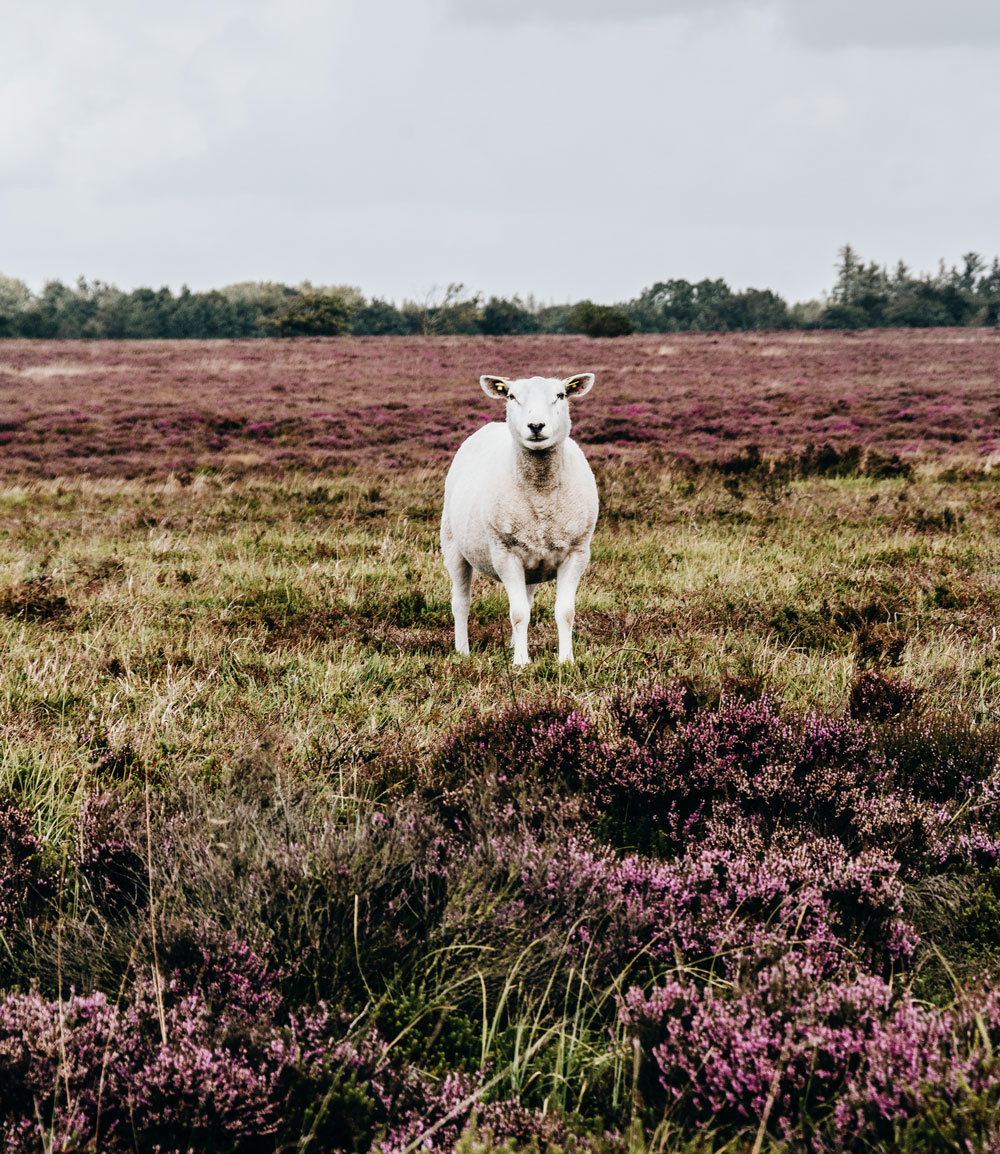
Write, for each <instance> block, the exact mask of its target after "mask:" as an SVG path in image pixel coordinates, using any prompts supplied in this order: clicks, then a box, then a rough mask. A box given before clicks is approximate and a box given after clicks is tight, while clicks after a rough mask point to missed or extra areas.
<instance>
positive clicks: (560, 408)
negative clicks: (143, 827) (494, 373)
mask: <svg viewBox="0 0 1000 1154" xmlns="http://www.w3.org/2000/svg"><path fill="white" fill-rule="evenodd" d="M479 383H480V384H481V385H482V387H483V391H484V392H485V393H486V395H487V396H489V397H499V398H501V399H502V400H506V402H507V428H508V429H510V435H511V436H512V437H513V438H514V443H515V444H517V445H521V446H522V447H523V448H525V449H527V450H528V451H529V452H533V453H540V452H543V451H544V450H546V449H551V448H553V447H554V446H555V445H558V444H560V443H561V442H562V441H565V440H566V438H567V437H568V436H569V427H570V420H569V402H570V398H571V397H582V396H583V394H584V393H586V392H589V391H590V387H591V385H593V383H594V374H593V373H577V374H576V376H573V377H567V378H566V379H565V380H558V379H554V378H550V377H528V378H527V379H525V380H520V381H509V380H507V378H506V377H489V376H484V377H480V378H479Z"/></svg>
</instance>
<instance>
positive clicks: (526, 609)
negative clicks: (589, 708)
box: [441, 373, 598, 665]
mask: <svg viewBox="0 0 1000 1154" xmlns="http://www.w3.org/2000/svg"><path fill="white" fill-rule="evenodd" d="M479 383H480V385H481V387H482V389H483V391H484V392H485V393H486V395H487V396H488V397H491V398H493V399H498V398H499V399H501V400H505V401H506V402H507V421H506V425H503V424H501V423H500V422H498V421H494V422H492V423H491V424H488V425H484V426H483V427H482V428H481V429H478V430H477V431H476V432H475V433H473V434H472V435H471V436H470V437H468V438H467V439H466V440H465V441H464V442H463V443H462V445H461V446H460V447H459V449H458V452H457V453H456V454H455V458H454V460H453V461H452V463H451V468H450V469H449V470H448V476H447V478H446V480H445V487H444V510H443V512H442V516H441V551H442V553H443V554H444V563H445V566H446V567H447V569H448V572H449V574H450V575H451V610H452V615H453V616H454V619H455V649H456V650H457V651H458V652H459V653H461V654H467V653H468V652H469V603H470V596H469V591H470V586H471V583H472V571H473V570H476V571H477V572H479V573H482V574H484V575H485V576H486V577H490V578H492V579H493V580H494V581H501V582H502V583H503V586H504V588H505V589H506V591H507V600H508V602H509V605H510V624H511V645H512V646H513V648H514V656H513V664H514V665H527V664H528V663H529V660H530V658H529V657H528V620H529V618H530V616H531V604H532V601H533V600H534V596H535V591H536V589H537V588H538V586H539V585H540V584H541V582H543V581H551V580H553V578H554V579H555V581H556V614H555V615H556V624H557V627H558V631H559V661H560V662H572V660H573V621H574V618H575V615H576V589H577V586H578V585H579V583H580V578H581V577H582V576H583V571H584V569H586V567H587V563H588V562H589V560H590V541H591V538H592V537H593V535H594V526H595V524H596V523H597V511H598V499H597V484H596V482H595V481H594V474H593V473H592V472H591V469H590V465H589V464H588V463H587V458H586V457H585V456H584V455H583V450H582V449H581V448H580V446H579V445H578V444H577V443H576V442H575V441H573V440H572V439H571V438H570V436H569V430H570V417H569V400H570V398H571V397H574V398H575V397H582V396H583V395H584V394H585V393H588V392H589V391H590V389H591V387H592V386H593V384H594V374H593V373H577V374H576V375H575V376H572V377H567V378H566V379H565V380H558V379H550V378H547V377H529V378H527V379H525V380H516V381H512V380H508V379H507V378H506V377H494V376H482V377H480V378H479Z"/></svg>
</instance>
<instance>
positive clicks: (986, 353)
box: [0, 329, 1000, 476]
mask: <svg viewBox="0 0 1000 1154" xmlns="http://www.w3.org/2000/svg"><path fill="white" fill-rule="evenodd" d="M581 368H585V369H588V370H591V371H594V372H596V373H597V376H598V384H599V388H597V389H595V390H594V393H593V395H592V397H588V398H587V401H586V403H585V404H581V405H580V406H579V409H578V410H577V412H576V414H575V418H574V421H575V426H574V427H575V436H576V437H577V438H578V439H579V440H580V441H581V442H582V443H583V444H585V445H589V446H590V455H591V456H592V457H593V458H595V459H601V458H613V457H616V456H626V457H628V456H630V455H631V456H634V455H635V454H636V453H639V454H644V453H648V451H649V450H662V451H665V452H667V453H677V454H683V455H685V456H690V457H693V458H694V459H695V460H721V459H727V458H732V457H734V456H736V455H737V454H738V451H739V450H740V447H741V446H748V445H753V446H757V447H758V448H759V450H760V451H762V452H763V453H764V454H765V455H766V456H767V457H769V458H777V457H783V456H785V455H786V454H787V453H788V452H789V451H793V452H794V453H802V454H809V453H812V454H813V455H814V456H815V455H816V453H817V452H818V450H817V449H816V446H820V447H823V446H828V447H829V448H828V449H822V451H821V452H820V456H822V452H827V453H831V452H832V453H833V454H834V457H836V459H837V460H838V461H839V460H840V459H841V458H840V457H839V456H838V454H839V453H842V452H843V451H845V450H848V449H851V450H852V451H853V452H855V453H860V454H861V455H863V454H864V452H865V451H868V450H875V451H877V452H878V453H879V454H881V457H880V459H881V458H882V457H884V456H885V455H886V454H889V455H890V456H891V455H892V454H899V455H901V456H902V457H903V458H904V459H907V458H914V457H919V456H931V457H933V456H935V455H941V454H954V453H955V452H959V453H962V454H964V455H966V456H969V455H987V454H990V453H993V452H995V451H996V450H997V449H998V448H1000V442H998V441H997V439H996V428H997V411H996V395H995V382H996V379H997V376H998V375H1000V339H998V337H997V335H996V333H995V332H994V331H990V330H968V329H963V330H954V329H938V330H921V331H919V332H910V331H876V332H867V333H848V334H844V333H830V332H816V333H798V332H796V333H769V334H766V335H762V334H728V335H726V336H719V335H718V334H706V333H682V334H670V335H668V336H667V335H663V334H656V335H644V336H633V337H630V338H628V339H627V340H615V341H593V340H591V339H589V338H586V337H577V336H528V337H510V338H486V337H468V338H462V337H437V338H435V337H420V338H416V337H413V338H411V337H392V338H379V337H356V338H355V337H344V338H330V339H302V340H296V341H277V340H248V341H186V342H175V341H130V342H114V341H112V342H101V341H95V342H78V341H21V340H8V341H3V342H0V438H2V447H3V452H4V470H5V471H6V472H14V473H27V474H29V475H36V476H56V475H66V474H69V473H76V472H84V473H89V474H96V475H117V476H141V475H146V474H150V473H163V472H166V471H170V470H173V471H176V472H183V471H185V470H190V469H192V468H194V467H197V466H211V467H213V468H225V469H228V470H230V471H233V472H243V471H246V470H248V469H252V470H254V471H260V470H261V469H268V470H271V471H276V470H283V469H286V468H289V467H293V468H310V469H339V468H354V467H357V466H359V465H369V466H375V467H378V468H393V467H397V466H400V465H414V464H416V465H422V464H434V465H439V464H440V463H441V462H442V461H444V460H446V459H447V458H448V457H450V455H451V454H452V453H453V452H454V449H455V447H456V446H457V445H458V444H459V443H460V442H461V441H462V440H463V439H464V437H465V436H467V435H468V433H470V432H471V431H473V430H474V429H475V428H477V427H478V426H479V425H481V424H483V423H484V422H486V421H489V420H496V419H497V418H498V413H497V412H496V410H495V408H493V407H491V406H490V405H489V403H488V402H484V400H483V398H482V396H481V395H479V394H478V390H476V389H475V387H474V386H475V382H476V380H477V379H478V377H479V374H480V373H482V372H484V371H490V370H494V371H502V372H504V373H505V374H510V375H516V374H518V373H534V372H543V373H550V374H552V375H558V374H568V373H570V372H575V371H580V370H581ZM810 446H812V448H810ZM852 447H853V448H852ZM811 459H812V458H810V460H811ZM858 459H859V461H861V459H862V456H859V457H858ZM817 461H819V465H817V467H820V466H821V465H822V462H821V461H820V458H819V457H817ZM829 468H830V469H832V470H833V471H836V466H835V465H830V466H829ZM873 470H875V467H874V466H872V468H870V469H869V470H868V471H869V472H872V471H873ZM875 471H877V470H875Z"/></svg>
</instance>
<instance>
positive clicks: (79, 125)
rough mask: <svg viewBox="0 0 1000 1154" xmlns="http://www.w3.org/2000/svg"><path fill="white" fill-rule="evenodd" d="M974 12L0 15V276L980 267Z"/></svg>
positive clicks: (80, 7)
mask: <svg viewBox="0 0 1000 1154" xmlns="http://www.w3.org/2000/svg"><path fill="white" fill-rule="evenodd" d="M998 77H1000V4H998V3H996V0H934V2H932V0H836V2H833V0H325V2H324V0H172V2H170V3H166V4H137V3H135V0H32V3H30V4H25V3H15V2H14V0H3V2H2V24H0V271H2V272H4V273H6V274H7V275H9V276H15V277H19V278H21V279H23V280H26V281H27V282H28V283H29V284H30V285H31V286H32V287H33V288H35V289H39V288H40V287H41V286H42V284H43V283H44V281H45V280H47V279H51V278H59V279H62V280H64V281H74V280H75V279H76V278H77V277H78V276H80V275H83V276H85V277H87V278H88V279H100V280H104V281H109V282H112V283H114V284H117V285H119V286H120V287H122V288H126V289H128V288H134V287H137V286H139V285H152V286H154V287H158V286H159V285H162V284H169V285H170V286H172V287H173V288H174V289H178V288H180V286H181V285H182V284H185V283H186V284H188V285H189V286H190V287H192V288H194V289H207V288H213V287H221V286H222V285H225V284H228V283H232V282H234V281H241V280H280V281H285V282H287V283H290V284H297V283H299V282H301V281H303V280H311V281H312V282H313V283H316V284H354V285H357V286H358V287H360V288H361V289H362V291H363V292H364V293H365V294H366V295H367V296H382V297H387V298H389V299H393V300H397V301H399V300H402V299H403V298H410V299H417V300H423V299H425V298H426V297H427V296H428V295H429V294H431V293H432V292H433V291H434V290H435V288H438V289H440V288H441V287H443V286H444V285H446V284H447V283H448V282H451V281H461V282H464V283H465V285H466V286H468V288H470V289H473V290H481V291H482V292H484V293H485V294H487V295H490V294H499V295H509V294H513V293H521V294H522V295H523V294H528V293H533V294H534V295H535V296H536V297H537V298H538V299H539V300H540V301H542V302H549V301H563V300H579V299H582V298H585V297H589V298H591V299H593V300H597V301H602V302H611V301H618V300H626V299H628V298H630V297H633V296H635V295H637V294H638V293H639V292H640V291H641V290H642V289H643V288H644V287H646V286H648V285H650V284H652V283H654V282H655V281H658V280H665V279H668V278H670V277H685V278H687V279H689V280H699V279H701V278H702V277H724V278H725V279H726V280H727V281H728V282H729V283H730V285H731V286H733V287H734V288H746V287H750V286H754V287H757V288H771V289H774V290H775V291H777V292H780V293H782V294H783V295H784V296H785V297H786V298H788V299H789V300H793V301H794V300H805V299H808V298H810V297H816V296H819V295H820V294H821V293H822V292H823V290H825V289H828V288H830V287H831V286H832V284H833V280H834V271H833V269H834V264H835V262H836V254H837V249H838V248H839V247H840V246H841V245H843V244H844V243H845V242H848V243H850V244H852V245H853V246H854V247H855V248H856V249H857V250H858V251H859V252H860V254H861V255H862V256H863V257H865V258H866V259H871V260H876V261H878V262H880V263H890V264H895V262H896V260H897V259H899V258H903V259H904V260H906V261H907V263H908V264H910V265H911V267H913V268H914V269H915V270H916V271H924V270H932V269H934V268H936V266H937V262H938V259H939V258H942V257H943V258H945V259H946V261H947V262H948V263H949V264H951V263H958V262H959V261H960V258H961V255H962V254H963V253H965V252H967V251H970V250H974V251H978V252H980V253H982V254H983V255H984V256H986V257H988V258H992V257H993V256H994V255H995V254H998V253H1000V147H998V135H1000V81H998V79H997V78H998Z"/></svg>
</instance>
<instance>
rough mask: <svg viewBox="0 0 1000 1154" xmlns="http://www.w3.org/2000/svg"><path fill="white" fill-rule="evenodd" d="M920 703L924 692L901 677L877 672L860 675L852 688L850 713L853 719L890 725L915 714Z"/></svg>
mask: <svg viewBox="0 0 1000 1154" xmlns="http://www.w3.org/2000/svg"><path fill="white" fill-rule="evenodd" d="M919 700H920V690H919V689H918V688H917V687H916V686H914V685H909V684H908V683H907V682H905V681H901V680H900V679H899V678H897V677H886V676H885V675H884V674H881V673H877V672H875V671H874V670H865V671H864V672H862V673H860V674H859V675H858V676H857V677H856V678H855V679H854V682H853V683H852V685H851V690H850V695H849V697H848V703H847V711H848V713H849V714H850V716H851V717H856V718H861V719H863V720H868V721H888V720H889V718H891V717H898V716H899V715H900V714H904V713H912V712H913V710H914V709H915V708H916V706H917V703H918V702H919Z"/></svg>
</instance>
